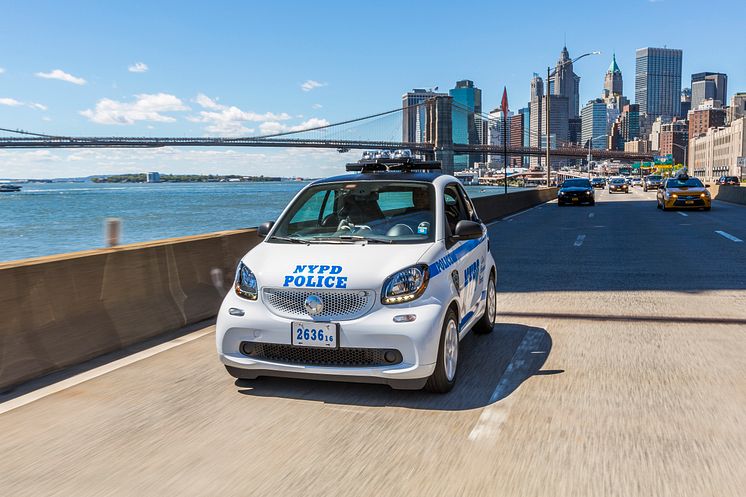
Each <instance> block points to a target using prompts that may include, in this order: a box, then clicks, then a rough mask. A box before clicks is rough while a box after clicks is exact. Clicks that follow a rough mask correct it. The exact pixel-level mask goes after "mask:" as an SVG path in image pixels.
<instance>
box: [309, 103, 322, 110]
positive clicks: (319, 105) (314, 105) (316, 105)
mask: <svg viewBox="0 0 746 497" xmlns="http://www.w3.org/2000/svg"><path fill="white" fill-rule="evenodd" d="M322 107H323V105H321V104H313V105H312V106H311V108H313V109H320V108H322Z"/></svg>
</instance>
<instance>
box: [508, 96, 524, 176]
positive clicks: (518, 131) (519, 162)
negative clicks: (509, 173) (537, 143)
mask: <svg viewBox="0 0 746 497" xmlns="http://www.w3.org/2000/svg"><path fill="white" fill-rule="evenodd" d="M525 110H526V109H520V110H519V111H518V114H516V115H514V116H512V117H511V118H510V130H509V134H510V146H511V147H524V146H526V145H527V144H526V142H524V141H523V140H524V139H525V137H526V127H525V126H526V116H525V114H523V113H521V111H525ZM509 160H510V165H511V166H513V167H523V158H522V157H521V156H520V155H514V156H511V157H510V158H509Z"/></svg>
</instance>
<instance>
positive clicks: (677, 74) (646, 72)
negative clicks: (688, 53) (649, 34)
mask: <svg viewBox="0 0 746 497" xmlns="http://www.w3.org/2000/svg"><path fill="white" fill-rule="evenodd" d="M635 56H636V61H635V103H636V104H638V105H639V106H640V113H641V114H645V115H647V116H648V117H649V118H654V117H657V116H665V117H669V118H670V117H675V116H678V115H679V112H680V108H681V58H682V51H681V50H678V49H673V48H651V47H647V48H638V49H637V51H636V52H635Z"/></svg>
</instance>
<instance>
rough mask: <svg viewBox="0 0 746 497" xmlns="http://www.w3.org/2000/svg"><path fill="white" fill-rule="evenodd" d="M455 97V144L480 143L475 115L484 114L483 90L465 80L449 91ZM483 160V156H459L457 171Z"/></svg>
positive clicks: (456, 163)
mask: <svg viewBox="0 0 746 497" xmlns="http://www.w3.org/2000/svg"><path fill="white" fill-rule="evenodd" d="M448 93H449V94H450V95H451V97H453V113H452V122H453V143H456V144H462V145H473V144H478V143H479V132H478V131H477V122H476V120H475V119H474V116H475V114H476V115H479V114H481V113H482V90H480V89H479V88H477V87H476V86H474V82H473V81H470V80H468V79H464V80H461V81H457V82H456V87H455V88H452V89H451V90H449V91H448ZM480 159H481V154H467V155H457V156H455V157H454V158H453V163H454V167H455V168H456V170H459V169H464V168H466V167H470V166H471V165H472V164H473V163H474V162H477V161H479V160H480Z"/></svg>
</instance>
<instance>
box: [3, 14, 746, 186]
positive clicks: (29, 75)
mask: <svg viewBox="0 0 746 497" xmlns="http://www.w3.org/2000/svg"><path fill="white" fill-rule="evenodd" d="M0 9H1V10H0V11H1V12H2V15H0V46H2V47H4V48H3V50H1V51H0V127H4V128H11V129H24V130H29V131H34V132H41V133H48V134H58V135H81V136H113V135H116V136H245V135H252V134H254V135H259V134H266V133H272V132H279V131H284V130H290V129H304V128H307V127H313V126H317V125H323V124H327V123H335V122H339V121H343V120H347V119H352V118H356V117H361V116H365V115H369V114H373V113H376V112H382V111H386V110H390V109H394V108H397V107H399V106H400V105H401V95H402V94H403V93H405V92H406V91H408V90H410V89H411V88H430V87H435V86H438V87H439V90H440V91H445V90H447V89H449V88H452V87H453V86H454V85H455V82H456V81H457V80H461V79H471V80H473V81H474V82H475V84H476V86H478V87H479V88H481V89H482V98H483V108H484V109H485V110H487V111H488V110H491V109H493V108H495V107H497V106H499V103H500V98H501V96H502V89H503V87H504V86H505V87H507V90H508V98H509V101H510V107H511V110H517V109H518V108H520V107H523V106H525V105H526V103H527V101H528V95H529V80H530V78H531V76H532V74H533V73H534V72H538V73H540V74H542V73H543V74H546V67H547V66H548V65H551V66H554V65H555V64H556V61H557V58H558V57H559V53H560V50H561V49H562V46H563V44H564V43H565V42H566V44H567V47H568V50H569V52H570V56H571V57H575V56H577V55H580V54H582V53H586V52H590V51H594V50H600V51H601V52H602V54H601V55H598V56H591V57H586V58H584V59H583V60H580V61H578V62H577V63H576V64H575V72H576V73H577V74H579V75H580V76H581V78H582V79H581V83H580V91H581V105H582V104H583V103H584V102H586V101H587V100H589V99H591V98H595V97H596V96H598V95H599V94H600V92H601V89H602V88H603V78H604V74H605V72H606V70H607V68H608V66H609V63H610V61H611V56H612V53H616V57H617V62H618V64H619V66H620V68H621V70H622V74H623V78H624V92H625V94H626V95H627V96H628V97H629V98H630V100H632V101H634V57H635V49H636V48H641V47H645V46H653V47H663V46H667V47H669V48H680V49H682V50H683V51H684V56H683V72H682V86H689V78H690V75H691V74H692V73H694V72H700V71H714V72H724V73H726V74H728V94H729V95H732V94H733V93H735V92H736V91H746V48H745V47H744V43H743V32H742V30H741V29H739V28H736V27H732V28H728V25H729V24H728V22H725V20H727V19H731V18H733V17H734V16H735V17H738V16H740V15H741V13H742V10H743V1H742V0H710V1H708V2H702V1H690V0H625V1H624V2H599V1H594V2H590V1H567V2H557V1H556V0H555V1H549V2H546V1H544V0H534V1H532V2H506V1H495V2H486V1H469V0H461V1H459V2H452V1H451V2H441V1H438V0H430V1H416V2H415V1H401V0H400V1H388V0H379V1H376V2H349V1H339V2H337V1H317V2H307V1H306V2H303V1H297V2H295V1H282V0H275V1H272V2H258V1H234V2H226V1H217V0H213V1H211V2H199V3H198V2H190V1H180V2H175V1H158V2H154V1H128V2H100V1H99V2H94V1H89V2H83V1H74V0H67V1H65V2H52V1H48V2H40V1H33V0H25V1H24V2H15V1H10V0H2V1H0ZM0 134H5V133H0ZM353 155H354V157H357V155H358V152H354V153H353V152H351V153H350V154H342V155H340V154H338V153H337V152H336V151H333V150H307V149H294V150H293V149H256V148H251V149H238V148H235V149H224V148H211V149H189V148H168V149H158V150H127V149H125V150H121V149H120V150H113V149H103V150H46V149H40V150H24V151H7V150H0V178H43V177H71V176H86V175H92V174H115V173H131V172H142V171H154V170H155V171H160V172H162V173H164V172H165V173H204V174H208V173H222V174H245V175H255V174H265V175H282V176H305V177H314V176H322V175H324V174H327V173H333V172H338V171H340V170H342V167H343V165H344V163H345V162H346V161H347V160H352V159H353Z"/></svg>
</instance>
